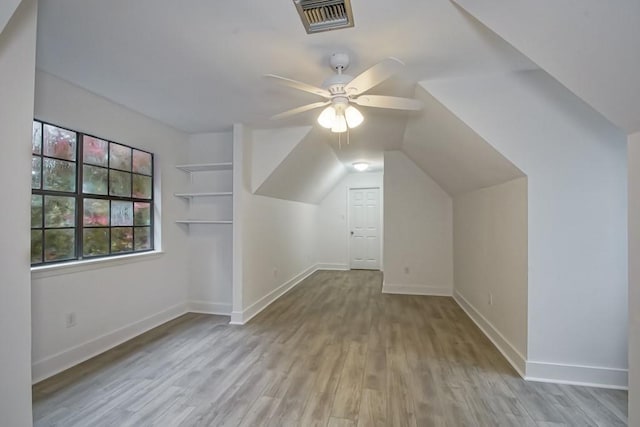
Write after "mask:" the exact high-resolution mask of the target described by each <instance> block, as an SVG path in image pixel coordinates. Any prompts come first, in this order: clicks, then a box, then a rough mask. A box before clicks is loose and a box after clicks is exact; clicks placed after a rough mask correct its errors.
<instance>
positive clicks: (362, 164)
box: [353, 162, 369, 172]
mask: <svg viewBox="0 0 640 427" xmlns="http://www.w3.org/2000/svg"><path fill="white" fill-rule="evenodd" d="M353 168H354V169H355V170H357V171H358V172H364V171H366V170H367V169H369V163H367V162H355V163H353Z"/></svg>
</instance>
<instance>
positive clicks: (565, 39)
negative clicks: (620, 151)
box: [454, 0, 640, 132]
mask: <svg viewBox="0 0 640 427" xmlns="http://www.w3.org/2000/svg"><path fill="white" fill-rule="evenodd" d="M454 1H455V3H457V4H459V5H460V6H462V7H463V8H464V9H465V10H466V11H467V12H469V13H471V14H472V15H473V16H474V17H476V18H477V19H478V20H480V21H481V22H482V23H483V24H485V25H486V26H487V27H489V29H491V30H492V31H494V32H495V33H497V34H498V35H499V36H500V37H502V38H503V39H504V40H506V41H507V42H508V43H510V44H511V45H512V46H514V47H515V48H516V49H518V50H519V51H520V52H522V53H523V54H525V55H526V56H527V57H529V58H530V59H531V60H533V61H534V62H535V63H536V64H538V65H539V66H540V67H541V68H543V69H544V70H545V71H547V72H548V73H549V74H551V75H552V76H553V77H554V78H556V79H557V80H558V81H560V82H561V83H562V84H563V85H564V86H566V87H567V88H569V90H571V91H572V92H573V93H575V94H577V95H578V96H580V97H581V98H582V99H583V100H585V101H586V102H587V103H589V104H590V105H591V106H593V108H595V109H596V110H598V111H600V112H601V113H602V114H603V115H604V116H605V117H607V118H608V119H609V120H611V121H612V122H613V123H615V124H617V125H618V126H620V128H622V129H625V130H626V131H627V132H637V131H640V84H638V75H639V74H640V50H638V40H640V26H638V17H640V2H638V1H636V0H618V1H616V2H614V3H608V2H602V1H599V0H582V1H579V2H575V1H570V0H558V1H534V2H527V1H504V0H489V1H482V2H478V1H473V0H454Z"/></svg>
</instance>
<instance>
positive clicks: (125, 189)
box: [109, 170, 131, 197]
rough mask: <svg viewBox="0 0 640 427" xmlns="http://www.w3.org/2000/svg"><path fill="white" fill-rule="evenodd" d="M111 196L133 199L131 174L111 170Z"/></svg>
mask: <svg viewBox="0 0 640 427" xmlns="http://www.w3.org/2000/svg"><path fill="white" fill-rule="evenodd" d="M109 194H110V195H112V196H120V197H131V174H130V173H128V172H120V171H116V170H110V171H109Z"/></svg>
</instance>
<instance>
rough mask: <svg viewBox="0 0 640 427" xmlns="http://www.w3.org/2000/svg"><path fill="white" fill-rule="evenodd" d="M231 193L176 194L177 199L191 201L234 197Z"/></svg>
mask: <svg viewBox="0 0 640 427" xmlns="http://www.w3.org/2000/svg"><path fill="white" fill-rule="evenodd" d="M232 195H233V193H232V192H231V191H224V192H213V193H175V196H176V197H182V198H183V199H191V198H194V197H219V196H232Z"/></svg>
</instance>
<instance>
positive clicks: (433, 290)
mask: <svg viewBox="0 0 640 427" xmlns="http://www.w3.org/2000/svg"><path fill="white" fill-rule="evenodd" d="M451 292H452V290H451V288H450V287H447V286H428V285H396V284H393V283H387V282H384V281H383V282H382V293H383V294H398V295H428V296H437V297H450V296H451Z"/></svg>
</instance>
